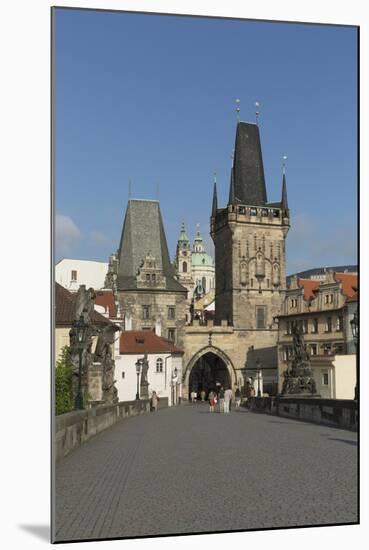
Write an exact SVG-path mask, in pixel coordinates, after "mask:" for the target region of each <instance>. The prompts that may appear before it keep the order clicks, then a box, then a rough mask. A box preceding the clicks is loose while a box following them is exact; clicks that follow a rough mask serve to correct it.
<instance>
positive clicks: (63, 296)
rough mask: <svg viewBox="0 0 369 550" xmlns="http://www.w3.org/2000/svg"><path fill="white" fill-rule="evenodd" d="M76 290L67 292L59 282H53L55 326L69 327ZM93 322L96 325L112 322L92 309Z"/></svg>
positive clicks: (74, 307) (72, 317)
mask: <svg viewBox="0 0 369 550" xmlns="http://www.w3.org/2000/svg"><path fill="white" fill-rule="evenodd" d="M76 299H77V293H76V292H73V293H72V292H69V290H67V289H66V288H64V287H63V286H61V285H60V284H59V283H55V326H56V327H58V326H59V327H60V326H62V327H71V326H72V323H73V321H74V320H75V315H76V313H75V311H76ZM92 320H93V322H94V324H96V325H98V326H102V325H110V324H113V323H112V322H111V321H109V319H107V318H106V317H104V316H103V315H101V314H100V313H98V312H97V311H94V312H93V314H92Z"/></svg>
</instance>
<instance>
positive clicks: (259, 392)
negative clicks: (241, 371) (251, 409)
mask: <svg viewBox="0 0 369 550" xmlns="http://www.w3.org/2000/svg"><path fill="white" fill-rule="evenodd" d="M260 365H261V363H260V359H256V368H257V377H258V397H261V391H260Z"/></svg>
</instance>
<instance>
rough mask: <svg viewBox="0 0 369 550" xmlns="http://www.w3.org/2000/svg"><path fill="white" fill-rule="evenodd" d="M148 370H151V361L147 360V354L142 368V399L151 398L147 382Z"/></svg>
mask: <svg viewBox="0 0 369 550" xmlns="http://www.w3.org/2000/svg"><path fill="white" fill-rule="evenodd" d="M148 370H149V361H148V360H147V353H145V354H144V356H143V359H142V366H141V384H140V394H141V399H148V398H149V382H148V380H147V371H148Z"/></svg>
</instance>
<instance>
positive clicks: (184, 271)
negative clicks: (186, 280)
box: [182, 262, 187, 273]
mask: <svg viewBox="0 0 369 550" xmlns="http://www.w3.org/2000/svg"><path fill="white" fill-rule="evenodd" d="M182 271H183V273H187V262H183V264H182Z"/></svg>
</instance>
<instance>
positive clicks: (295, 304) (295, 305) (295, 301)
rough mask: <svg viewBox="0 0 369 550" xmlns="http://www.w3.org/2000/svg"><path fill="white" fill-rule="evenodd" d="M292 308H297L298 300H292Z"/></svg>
mask: <svg viewBox="0 0 369 550" xmlns="http://www.w3.org/2000/svg"><path fill="white" fill-rule="evenodd" d="M291 307H297V299H296V298H292V299H291Z"/></svg>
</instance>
